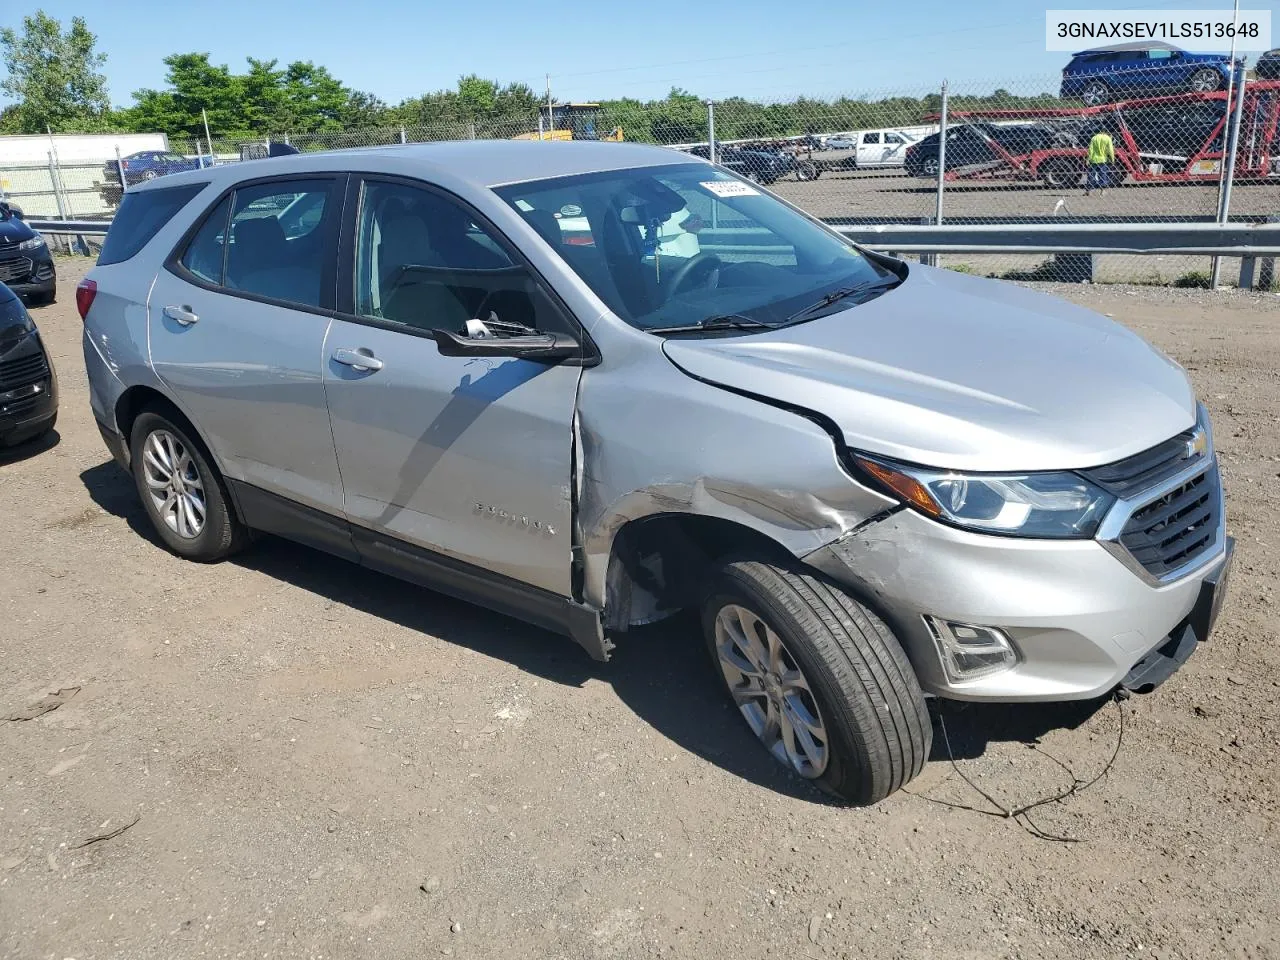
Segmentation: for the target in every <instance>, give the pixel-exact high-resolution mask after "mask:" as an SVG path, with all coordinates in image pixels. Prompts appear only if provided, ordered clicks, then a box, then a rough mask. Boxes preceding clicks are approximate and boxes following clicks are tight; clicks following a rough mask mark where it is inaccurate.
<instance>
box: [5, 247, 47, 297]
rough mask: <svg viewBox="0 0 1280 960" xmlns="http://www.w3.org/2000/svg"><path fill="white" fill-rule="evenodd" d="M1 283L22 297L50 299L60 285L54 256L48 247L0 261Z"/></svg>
mask: <svg viewBox="0 0 1280 960" xmlns="http://www.w3.org/2000/svg"><path fill="white" fill-rule="evenodd" d="M0 281H3V282H4V283H5V285H6V286H8V287H9V289H10V290H12V291H13V292H14V293H16V294H17V295H18V296H20V297H48V296H50V295H51V294H53V293H54V292H55V290H56V289H57V284H58V275H57V271H56V269H55V268H54V265H53V255H52V254H51V253H50V252H49V248H48V247H47V246H45V247H40V248H39V249H38V250H30V251H25V250H24V251H22V252H21V254H20V255H17V256H6V257H4V258H3V259H0Z"/></svg>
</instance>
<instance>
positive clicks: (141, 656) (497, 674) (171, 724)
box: [0, 262, 1280, 960]
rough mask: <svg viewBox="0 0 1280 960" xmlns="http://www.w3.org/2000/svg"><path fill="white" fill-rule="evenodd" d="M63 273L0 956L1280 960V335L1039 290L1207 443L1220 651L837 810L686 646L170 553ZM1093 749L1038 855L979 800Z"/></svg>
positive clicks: (13, 621)
mask: <svg viewBox="0 0 1280 960" xmlns="http://www.w3.org/2000/svg"><path fill="white" fill-rule="evenodd" d="M84 269H85V268H84V266H83V265H82V263H76V262H64V263H62V264H61V265H60V273H61V277H62V281H61V282H62V294H61V298H60V300H59V302H58V303H57V304H56V305H54V306H52V307H48V308H44V309H40V310H38V311H35V315H36V319H37V321H38V322H39V324H40V326H41V329H42V331H43V333H44V335H45V337H46V339H47V341H48V343H49V344H50V346H51V349H52V353H53V356H54V358H55V362H56V364H57V367H58V371H59V375H60V378H61V385H62V391H63V392H62V415H61V419H60V421H59V424H58V436H57V440H56V443H54V444H52V445H46V446H45V447H42V448H40V449H27V450H21V451H18V452H17V453H16V454H15V455H11V456H8V457H6V458H4V459H0V505H2V509H3V514H2V516H3V522H2V523H0V556H3V557H4V565H3V576H0V717H2V716H4V715H6V714H8V713H10V711H19V710H21V709H22V708H24V707H26V706H28V705H30V704H32V703H35V702H36V701H39V700H40V699H41V698H43V697H45V696H46V695H48V694H50V693H51V692H54V691H59V690H64V691H67V690H69V688H79V689H78V692H75V693H74V694H64V696H67V697H69V698H68V699H66V701H65V703H64V705H62V706H61V707H60V708H59V709H57V710H55V711H53V712H50V713H46V714H44V715H43V716H40V717H38V718H37V719H32V720H27V721H17V720H8V721H6V720H0V955H3V956H4V957H7V958H23V960H26V958H53V960H60V958H68V957H71V958H77V960H91V958H130V960H134V958H152V957H154V958H165V960H172V958H188V957H288V958H320V957H324V958H349V957H361V958H364V957H375V958H383V957H385V958H409V957H413V958H420V957H431V956H450V955H451V956H455V957H477V958H479V957H484V958H488V957H501V958H504V960H511V958H523V957H539V958H551V957H554V958H590V960H595V958H634V957H688V958H708V957H743V958H757V957H784V956H785V957H788V958H803V957H807V958H811V960H828V958H837V957H848V958H863V957H868V958H878V960H890V958H899V957H901V958H908V957H910V958H919V957H939V958H953V957H954V958H961V957H965V958H984V960H985V958H1005V957H1008V958H1014V957H1017V958H1027V960H1032V958H1059V957H1073V958H1074V957H1097V958H1115V957H1121V956H1124V957H1159V958H1163V960H1171V958H1186V960H1190V958H1206V957H1239V958H1249V960H1263V958H1271V957H1280V902H1278V900H1280V893H1278V891H1280V882H1278V881H1277V877H1280V830H1278V829H1277V828H1278V825H1280V759H1278V757H1280V754H1278V752H1277V749H1276V744H1277V740H1278V739H1280V719H1278V713H1280V711H1278V709H1277V708H1278V705H1280V632H1278V630H1277V622H1276V602H1277V568H1278V567H1280V506H1278V505H1277V503H1278V501H1277V498H1276V497H1273V496H1272V495H1271V494H1272V493H1273V492H1274V491H1275V488H1276V484H1277V478H1278V477H1280V298H1277V297H1276V296H1271V295H1265V296H1264V295H1250V294H1240V293H1230V294H1221V295H1213V294H1208V293H1203V292H1197V291H1179V290H1159V289H1150V288H1125V287H1073V288H1056V289H1052V290H1051V291H1050V292H1052V293H1055V294H1058V295H1062V296H1066V297H1068V298H1070V299H1073V300H1077V301H1079V302H1082V303H1085V304H1087V305H1089V306H1092V307H1094V308H1096V309H1098V310H1100V311H1102V312H1105V313H1108V314H1112V315H1114V316H1115V317H1116V318H1117V319H1119V320H1121V321H1123V322H1124V323H1126V324H1128V325H1130V326H1132V327H1133V328H1135V329H1136V330H1138V331H1140V332H1141V333H1143V334H1144V335H1146V336H1148V337H1149V338H1151V339H1152V340H1153V341H1154V342H1155V343H1157V344H1158V345H1159V346H1160V347H1161V348H1163V349H1164V350H1165V351H1166V352H1168V353H1169V354H1171V355H1172V356H1174V357H1175V358H1177V359H1178V360H1179V361H1180V362H1182V363H1183V364H1184V365H1186V366H1187V368H1188V369H1189V370H1190V371H1191V376H1192V377H1193V378H1194V380H1195V382H1196V386H1197V388H1198V390H1199V391H1200V393H1201V395H1202V396H1203V397H1204V399H1205V400H1206V402H1207V403H1208V405H1209V407H1210V409H1211V411H1212V413H1213V416H1214V420H1215V423H1216V427H1217V441H1218V446H1219V450H1220V453H1221V456H1222V460H1223V469H1224V472H1225V476H1226V482H1227V484H1228V490H1229V496H1228V506H1229V517H1230V527H1231V531H1232V532H1233V533H1234V535H1235V536H1236V537H1237V538H1238V553H1237V566H1236V568H1235V571H1234V574H1233V584H1232V595H1231V597H1230V598H1229V601H1228V605H1227V608H1226V610H1225V613H1224V615H1223V619H1222V621H1220V625H1219V629H1218V632H1217V633H1216V635H1215V636H1214V637H1213V638H1212V641H1211V642H1210V643H1208V644H1207V645H1205V646H1204V647H1203V648H1202V649H1201V650H1199V651H1198V652H1197V653H1196V655H1195V656H1194V657H1193V658H1192V659H1191V661H1190V662H1189V663H1188V664H1187V666H1186V667H1185V668H1184V669H1183V670H1182V671H1181V672H1180V673H1178V674H1177V675H1175V676H1174V677H1173V678H1172V679H1171V680H1170V681H1169V682H1168V683H1167V684H1165V685H1164V686H1163V687H1161V688H1160V689H1159V690H1157V691H1156V692H1155V693H1154V694H1152V695H1150V696H1147V697H1139V698H1134V699H1132V700H1129V701H1127V702H1125V703H1123V704H1117V703H1116V702H1112V701H1104V702H1100V703H1090V704H1082V705H1076V706H1072V707H1067V708H1063V707H1043V706H1042V707H1021V708H974V707H970V708H967V709H962V708H959V707H956V706H944V707H943V708H942V709H941V711H940V716H941V720H942V721H943V722H945V731H946V734H947V736H946V737H945V738H944V736H943V735H942V731H943V727H942V726H938V728H937V735H936V737H935V754H934V757H933V759H932V761H931V762H930V763H929V764H928V765H927V767H926V769H925V771H924V773H923V774H922V776H921V777H920V778H919V779H918V780H916V781H915V782H914V783H912V784H911V785H910V786H909V787H908V788H907V790H906V791H904V792H903V793H900V794H898V795H896V796H894V797H892V798H890V799H889V800H887V801H885V802H884V803H881V804H880V805H879V806H876V807H874V808H871V809H849V808H842V807H840V806H836V805H833V804H831V803H829V802H827V801H826V800H824V799H823V797H821V796H820V795H818V794H816V793H814V792H813V791H811V790H810V789H808V788H807V787H806V786H805V785H804V784H802V783H800V782H798V781H796V780H794V779H791V778H789V777H787V776H786V775H784V774H782V773H781V772H780V771H778V770H775V768H774V767H773V765H772V761H771V760H769V759H768V758H767V757H766V756H765V755H764V753H763V751H761V750H760V749H759V748H758V747H757V746H756V744H755V742H754V740H753V739H752V738H751V737H750V734H749V733H748V731H747V729H746V727H745V725H744V724H742V723H741V721H740V720H739V719H738V718H737V717H736V716H735V715H734V714H733V713H732V712H731V711H730V710H729V709H728V708H727V707H726V705H725V703H724V701H723V699H722V697H721V696H720V694H719V693H718V691H717V690H716V689H715V687H714V686H713V685H712V678H711V674H710V673H709V670H708V667H707V665H706V664H705V663H704V657H705V654H704V653H703V652H702V649H701V648H700V646H699V644H698V642H697V640H696V638H695V636H694V634H693V632H692V629H691V627H690V625H689V624H688V623H676V624H668V625H665V626H661V627H655V628H649V629H648V630H646V631H644V632H641V633H637V634H633V635H631V636H629V637H627V638H624V639H623V641H622V642H621V644H620V647H619V651H618V654H617V656H616V657H615V659H614V661H613V662H612V663H610V664H607V665H599V664H595V663H593V662H591V661H590V660H589V659H587V657H586V656H585V655H584V654H582V653H581V652H580V651H579V650H578V649H577V648H576V647H574V646H573V645H572V644H571V643H570V642H569V641H567V640H563V639H560V638H558V637H555V636H552V635H550V634H546V633H543V632H540V631H538V630H535V629H532V628H529V627H526V626H523V625H521V624H519V623H517V622H515V621H511V620H507V619H505V618H503V617H500V616H496V615H493V614H490V613H487V612H485V611H483V610H479V609H476V608H472V607H468V606H465V605H463V604H460V603H456V602H454V601H452V600H448V599H445V598H443V597H440V596H438V595H435V594H432V593H430V592H428V591H425V590H419V589H415V588H412V587H409V586H406V585H404V584H401V583H399V582H397V581H394V580H390V579H386V578H382V577H379V576H377V575H374V574H371V573H366V572H364V571H362V570H360V569H358V568H356V567H354V566H351V565H350V564H347V563H345V562H343V561H340V560H335V559H331V558H329V557H326V556H323V555H321V554H318V553H313V552H309V551H308V550H306V549H303V548H300V547H294V546H291V545H289V544H287V543H284V542H281V541H276V540H266V541H264V542H262V543H260V544H258V545H257V546H255V547H254V548H253V549H251V550H250V551H249V552H248V553H245V554H244V555H242V556H241V557H239V558H237V559H236V560H235V561H233V562H227V563H223V564H220V565H216V566H198V565H194V564H190V563H187V562H184V561H182V560H179V559H177V558H175V557H173V556H171V555H170V554H168V553H166V552H165V551H164V550H163V549H161V548H160V547H159V546H158V545H157V543H156V541H155V540H154V539H153V538H152V537H151V535H150V533H149V532H148V530H147V527H146V520H145V516H144V514H143V513H142V510H141V507H140V506H139V505H138V503H137V501H136V498H135V494H134V491H133V489H132V485H131V482H130V480H129V479H128V478H127V477H126V476H125V475H124V474H123V473H122V472H121V471H119V470H118V469H117V468H116V467H115V466H113V465H112V463H111V462H110V460H109V457H108V455H107V453H106V451H105V449H104V448H103V446H102V443H101V440H100V439H99V437H98V435H97V432H96V430H95V429H94V425H93V421H92V417H91V415H90V413H89V409H88V402H87V399H86V394H85V381H84V372H83V363H82V360H81V357H80V343H79V334H80V322H79V319H78V318H77V317H76V314H75V309H74V302H73V300H74V298H73V294H72V288H73V286H74V284H75V281H76V279H77V278H78V276H79V275H80V274H81V273H82V272H83V270H84ZM1121 733H1123V738H1122V741H1121V740H1120V738H1121ZM947 740H949V741H950V745H951V749H952V752H953V754H954V756H955V762H954V764H953V763H952V762H951V761H950V760H949V759H948V756H947V748H946V742H947ZM1117 744H1119V749H1118V753H1117V755H1116V757H1115V760H1114V764H1112V765H1111V767H1110V770H1109V772H1108V773H1107V774H1106V776H1105V777H1103V778H1102V779H1101V780H1100V781H1099V782H1098V783H1097V784H1096V785H1094V786H1092V787H1090V788H1088V789H1087V790H1084V791H1082V792H1080V793H1079V794H1077V795H1074V796H1071V797H1069V798H1067V799H1066V800H1064V801H1062V802H1058V803H1049V804H1046V805H1044V806H1041V807H1039V808H1037V809H1036V810H1035V811H1034V812H1033V813H1032V814H1031V818H1030V820H1027V819H1020V820H1018V821H1015V820H1010V819H1006V818H1004V817H1003V816H1001V815H999V814H998V813H997V814H996V815H990V814H991V812H993V811H995V809H996V808H995V807H993V806H992V805H991V803H990V802H989V801H988V800H985V799H984V798H983V797H982V796H981V795H979V793H978V792H977V791H975V789H973V788H972V787H971V786H969V785H968V783H966V779H967V780H970V781H972V782H973V783H975V784H977V785H978V786H979V787H981V789H982V791H984V792H985V793H986V794H988V795H989V796H990V797H992V798H994V799H995V800H996V801H998V802H999V803H1000V804H1002V805H1004V806H1005V807H1006V808H1008V807H1010V806H1013V805H1016V804H1023V803H1028V802H1031V801H1033V800H1035V799H1037V798H1041V797H1046V796H1052V795H1054V794H1057V793H1059V792H1062V791H1064V790H1065V789H1067V788H1068V787H1070V786H1071V785H1072V783H1073V779H1074V780H1078V781H1087V780H1089V779H1091V778H1093V777H1095V776H1097V775H1098V774H1099V773H1100V772H1101V771H1102V770H1103V769H1104V768H1106V766H1107V764H1108V760H1109V758H1110V757H1111V756H1112V754H1113V752H1115V751H1116V750H1117ZM980 811H987V812H986V813H984V812H980ZM130 824H132V825H131V826H129V825H130ZM122 827H126V829H124V831H123V832H121V833H118V834H117V835H115V836H110V837H109V838H108V839H101V840H93V839H92V838H94V837H99V836H103V835H110V834H113V833H115V832H116V831H118V830H119V829H120V828H122ZM1037 831H1038V832H1039V833H1040V834H1041V836H1037V835H1035V834H1036V832H1037ZM1046 836H1052V837H1056V838H1058V839H1046V838H1045V837H1046Z"/></svg>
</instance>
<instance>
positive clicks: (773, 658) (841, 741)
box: [702, 559, 933, 804]
mask: <svg viewBox="0 0 1280 960" xmlns="http://www.w3.org/2000/svg"><path fill="white" fill-rule="evenodd" d="M702 626H703V633H704V635H705V637H706V641H707V645H708V647H709V649H710V651H711V656H712V658H713V660H714V661H715V663H716V667H717V669H718V671H719V673H720V676H721V677H722V679H723V680H724V683H725V686H726V688H727V689H728V691H729V694H730V697H731V698H732V700H733V702H734V704H735V706H737V708H738V711H739V712H740V713H741V714H742V717H743V719H744V720H746V722H747V725H748V726H749V727H750V728H751V730H752V732H753V733H755V735H756V737H757V738H758V739H759V740H760V742H761V743H762V744H763V745H764V747H765V749H767V750H768V751H769V753H770V754H772V756H773V757H774V759H776V760H777V761H778V762H779V763H781V764H782V765H783V766H785V767H787V768H788V769H789V770H791V771H792V772H793V773H795V774H798V775H799V776H801V777H803V778H805V779H806V780H812V781H814V782H815V783H816V784H817V785H818V786H820V787H822V788H823V789H825V790H827V791H828V792H830V793H833V794H835V795H836V796H838V797H840V798H842V799H844V800H847V801H849V802H850V803H855V804H871V803H875V802H876V801H878V800H881V799H883V798H884V797H886V796H888V795H889V794H891V793H893V792H894V791H895V790H897V789H899V788H900V787H901V786H903V784H905V783H907V782H908V781H909V780H911V779H912V778H913V777H914V776H916V774H918V773H919V772H920V770H921V768H922V767H923V766H924V762H925V760H926V758H927V757H928V755H929V747H930V745H931V742H932V737H933V731H932V727H931V726H930V723H929V713H928V710H927V708H926V707H925V702H924V695H923V693H922V692H921V690H920V685H919V683H918V682H917V681H916V676H915V673H914V672H913V671H912V669H911V665H910V663H908V662H907V658H906V656H905V654H904V653H903V652H902V647H901V645H900V644H899V643H898V641H897V639H896V638H895V637H894V635H893V633H892V632H891V631H890V630H889V628H888V627H887V626H886V625H885V624H884V622H883V621H881V620H880V619H879V618H878V617H877V616H876V615H875V614H874V613H872V612H871V611H869V610H867V609H866V608H865V607H863V606H862V605H861V604H860V603H858V602H857V601H856V600H855V599H853V597H851V596H849V594H847V593H845V592H844V591H843V590H841V589H840V588H839V587H837V586H836V585H835V584H833V583H831V582H829V581H827V580H825V579H823V578H821V577H820V576H817V575H814V574H812V573H809V572H807V571H802V570H800V569H797V568H792V567H789V566H782V565H778V564H774V563H769V562H765V561H761V560H753V559H740V560H733V561H730V562H726V563H725V564H724V565H723V567H722V568H721V570H720V574H719V576H718V578H717V581H716V584H715V586H714V588H713V589H712V591H711V594H710V596H709V597H708V598H707V600H706V602H705V604H704V605H703V609H702Z"/></svg>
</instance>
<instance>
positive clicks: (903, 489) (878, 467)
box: [854, 457, 942, 517]
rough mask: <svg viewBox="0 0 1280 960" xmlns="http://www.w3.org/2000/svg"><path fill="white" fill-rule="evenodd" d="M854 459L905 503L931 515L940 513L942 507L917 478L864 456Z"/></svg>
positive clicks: (935, 515)
mask: <svg viewBox="0 0 1280 960" xmlns="http://www.w3.org/2000/svg"><path fill="white" fill-rule="evenodd" d="M854 460H856V461H857V463H858V466H860V467H861V468H862V469H863V470H865V471H867V473H869V474H871V476H873V477H875V478H876V479H877V480H879V481H880V483H881V485H882V486H885V487H887V488H888V489H889V490H890V491H891V492H893V493H895V494H897V495H898V497H900V498H901V499H902V500H903V501H904V502H905V503H909V504H910V505H911V506H913V507H915V508H917V509H918V510H921V511H923V512H924V513H927V514H928V515H929V516H931V517H938V516H941V515H942V509H941V508H940V507H939V506H938V503H937V501H936V500H934V499H933V497H932V496H930V495H929V491H928V490H926V489H925V488H924V484H922V483H921V482H920V481H919V480H917V479H915V478H914V477H909V476H907V475H906V474H905V473H899V472H898V471H897V470H894V469H893V468H892V467H887V466H885V465H884V464H883V463H878V462H877V461H875V460H868V459H866V458H865V457H854Z"/></svg>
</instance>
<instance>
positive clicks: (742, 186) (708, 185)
mask: <svg viewBox="0 0 1280 960" xmlns="http://www.w3.org/2000/svg"><path fill="white" fill-rule="evenodd" d="M698 186H700V187H702V188H704V189H706V190H709V191H710V192H711V193H714V194H715V195H716V196H717V197H758V196H760V191H759V190H757V189H756V188H755V187H753V186H750V185H749V184H746V183H739V182H738V181H737V180H703V181H701V182H700V183H699V184H698Z"/></svg>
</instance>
